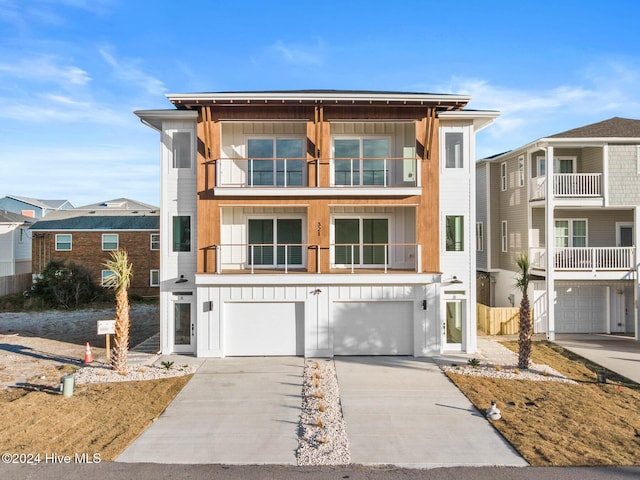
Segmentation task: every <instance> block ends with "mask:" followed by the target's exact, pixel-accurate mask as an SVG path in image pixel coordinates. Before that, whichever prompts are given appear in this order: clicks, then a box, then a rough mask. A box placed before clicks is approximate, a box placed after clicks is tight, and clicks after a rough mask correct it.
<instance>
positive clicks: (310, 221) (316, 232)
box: [307, 200, 331, 273]
mask: <svg viewBox="0 0 640 480" xmlns="http://www.w3.org/2000/svg"><path fill="white" fill-rule="evenodd" d="M330 231H331V214H330V208H329V206H328V205H327V202H326V201H325V200H312V201H311V202H309V208H308V209H307V240H308V243H310V244H315V245H320V251H319V254H320V262H319V265H320V271H321V272H325V273H326V272H328V271H329V267H330V263H331V262H330V258H329V243H330V239H329V232H330ZM317 255H318V251H317V250H315V251H311V250H310V251H309V257H308V259H309V260H308V261H309V263H308V269H309V271H310V272H315V271H317V270H316V268H317V266H318V258H317Z"/></svg>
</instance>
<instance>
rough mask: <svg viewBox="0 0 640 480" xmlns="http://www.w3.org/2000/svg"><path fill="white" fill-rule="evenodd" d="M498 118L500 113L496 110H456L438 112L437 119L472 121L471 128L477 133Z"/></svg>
mask: <svg viewBox="0 0 640 480" xmlns="http://www.w3.org/2000/svg"><path fill="white" fill-rule="evenodd" d="M499 116H500V112H499V111H496V110H474V111H472V110H457V111H450V112H438V118H440V119H442V120H472V121H473V127H474V130H475V131H476V132H479V131H480V130H482V129H483V128H485V127H488V126H489V125H491V124H492V123H493V122H494V121H495V119H496V118H498V117H499Z"/></svg>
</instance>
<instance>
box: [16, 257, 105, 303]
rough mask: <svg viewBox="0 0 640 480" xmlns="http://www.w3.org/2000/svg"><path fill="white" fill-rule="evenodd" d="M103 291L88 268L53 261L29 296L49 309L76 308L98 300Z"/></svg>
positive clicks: (35, 283)
mask: <svg viewBox="0 0 640 480" xmlns="http://www.w3.org/2000/svg"><path fill="white" fill-rule="evenodd" d="M102 290H103V289H101V288H100V287H98V286H97V285H96V283H95V282H94V280H93V277H92V276H91V272H89V270H87V269H86V268H84V267H82V266H80V265H76V264H74V263H69V264H68V265H67V264H65V263H64V262H60V261H57V260H52V261H50V262H49V263H48V264H47V266H46V267H45V268H44V270H43V271H42V273H41V274H40V276H39V278H38V279H37V280H36V281H35V282H34V284H33V287H32V288H31V291H30V292H29V296H30V297H32V298H34V299H37V300H39V301H40V302H42V303H43V304H44V305H46V306H49V307H62V308H75V307H78V306H80V305H84V304H86V303H89V302H91V301H93V300H95V299H96V298H98V297H99V296H100V295H101V294H102V293H103V292H102Z"/></svg>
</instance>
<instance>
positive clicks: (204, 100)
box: [166, 91, 471, 109]
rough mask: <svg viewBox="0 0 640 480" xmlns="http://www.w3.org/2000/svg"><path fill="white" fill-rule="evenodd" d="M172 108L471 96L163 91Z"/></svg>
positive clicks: (429, 101) (418, 101) (446, 104)
mask: <svg viewBox="0 0 640 480" xmlns="http://www.w3.org/2000/svg"><path fill="white" fill-rule="evenodd" d="M166 97H167V98H168V99H169V101H170V102H171V103H173V104H174V105H175V106H176V108H191V107H197V106H200V105H210V104H217V105H243V104H256V103H258V104H261V105H264V104H311V105H317V104H329V105H330V104H342V105H356V104H360V105H374V104H375V105H393V106H403V105H406V106H421V105H425V106H436V107H441V108H443V109H460V108H463V107H464V106H465V105H466V104H467V103H469V101H470V100H471V96H469V95H457V94H434V93H404V92H350V91H291V92H289V91H282V92H220V93H169V94H167V95H166Z"/></svg>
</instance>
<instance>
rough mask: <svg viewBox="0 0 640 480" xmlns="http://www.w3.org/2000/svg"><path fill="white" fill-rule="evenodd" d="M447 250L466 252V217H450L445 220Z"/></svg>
mask: <svg viewBox="0 0 640 480" xmlns="http://www.w3.org/2000/svg"><path fill="white" fill-rule="evenodd" d="M445 223H446V225H445V230H446V236H447V237H446V250H447V251H448V252H462V251H464V217H463V216H462V215H448V216H447V217H446V219H445Z"/></svg>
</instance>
